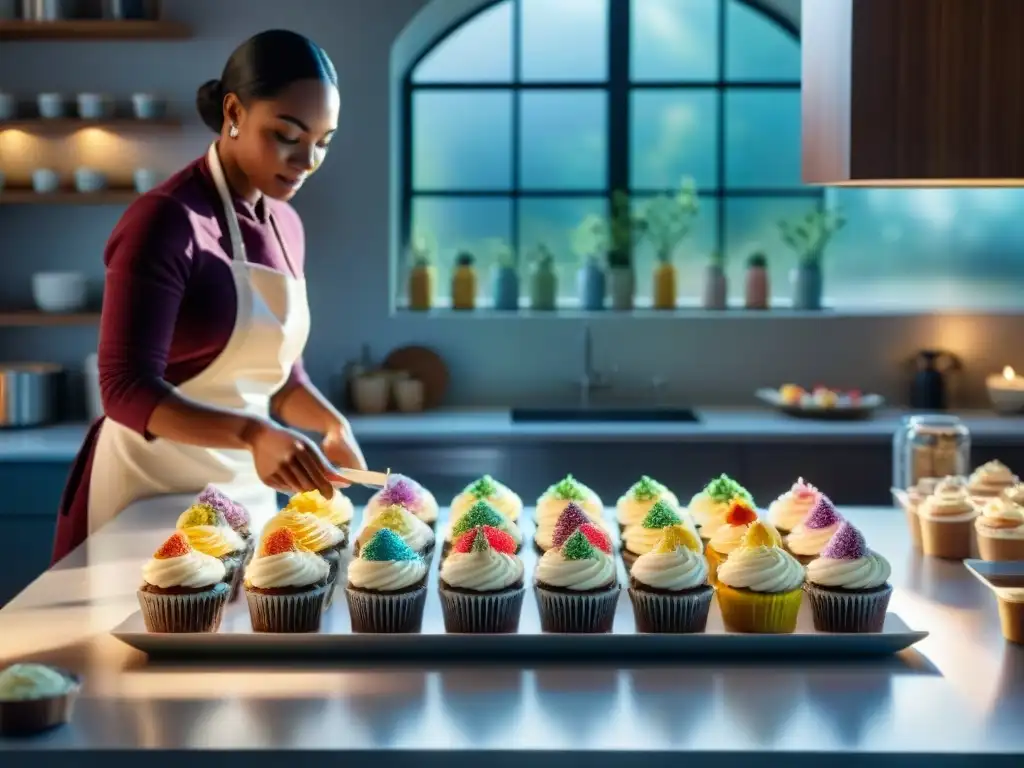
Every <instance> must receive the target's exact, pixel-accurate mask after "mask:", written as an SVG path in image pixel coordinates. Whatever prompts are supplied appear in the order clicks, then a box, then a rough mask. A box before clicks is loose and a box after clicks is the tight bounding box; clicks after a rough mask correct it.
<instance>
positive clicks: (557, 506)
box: [534, 475, 604, 530]
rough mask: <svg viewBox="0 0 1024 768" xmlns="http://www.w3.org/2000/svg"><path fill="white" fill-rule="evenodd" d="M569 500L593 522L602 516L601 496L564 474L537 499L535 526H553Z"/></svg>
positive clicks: (549, 527) (602, 504)
mask: <svg viewBox="0 0 1024 768" xmlns="http://www.w3.org/2000/svg"><path fill="white" fill-rule="evenodd" d="M570 501H572V502H574V503H575V504H576V506H578V507H579V508H580V509H582V510H583V511H584V512H586V513H587V517H589V518H590V519H591V520H593V521H595V522H597V521H600V520H601V518H602V517H604V503H603V502H602V501H601V498H600V497H599V496H598V495H597V494H596V493H594V492H593V491H592V490H591V489H590V488H588V487H587V486H585V485H584V484H583V483H581V482H580V481H579V480H577V479H576V478H575V477H573V476H572V475H566V476H565V477H564V478H563V479H562V480H560V481H559V482H557V483H555V484H554V485H552V486H551V487H550V488H548V489H547V490H546V491H544V493H543V494H541V497H540V498H539V499H537V508H536V510H534V514H535V519H536V522H537V527H538V528H544V527H546V528H548V529H549V530H550V529H551V528H553V527H554V525H555V521H556V520H558V516H559V515H560V514H562V510H563V509H565V505H566V504H568V503H569V502H570Z"/></svg>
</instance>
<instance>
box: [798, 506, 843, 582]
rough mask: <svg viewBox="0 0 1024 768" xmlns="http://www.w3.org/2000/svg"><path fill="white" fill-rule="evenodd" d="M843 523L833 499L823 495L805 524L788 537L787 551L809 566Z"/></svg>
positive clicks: (808, 515)
mask: <svg viewBox="0 0 1024 768" xmlns="http://www.w3.org/2000/svg"><path fill="white" fill-rule="evenodd" d="M842 522H843V518H842V517H841V516H840V515H839V513H838V512H837V511H836V508H835V505H834V504H833V503H832V501H831V499H829V497H828V496H826V495H825V494H821V496H820V497H819V498H818V500H817V501H816V502H815V503H814V506H813V507H811V511H810V512H808V513H807V517H805V518H804V520H803V522H802V523H800V524H799V525H797V526H796V528H794V529H793V530H792V531H790V533H789V536H787V537H786V549H788V550H789V551H790V552H791V553H792V554H793V556H794V557H796V559H797V560H799V561H800V562H801V564H803V565H807V564H808V563H809V562H811V560H813V559H814V558H816V557H818V556H819V555H820V554H821V551H822V550H823V549H824V548H825V545H826V544H828V543H829V541H831V539H832V537H833V536H835V535H836V531H838V530H839V526H840V524H842Z"/></svg>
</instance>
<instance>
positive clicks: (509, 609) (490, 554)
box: [440, 525, 526, 634]
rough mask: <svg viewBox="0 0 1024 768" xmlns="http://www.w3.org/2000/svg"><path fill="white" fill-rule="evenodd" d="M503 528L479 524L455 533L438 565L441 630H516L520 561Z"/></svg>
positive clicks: (520, 594) (520, 602)
mask: <svg viewBox="0 0 1024 768" xmlns="http://www.w3.org/2000/svg"><path fill="white" fill-rule="evenodd" d="M517 549H518V545H517V544H516V542H515V540H513V538H512V537H511V536H509V535H508V534H507V533H505V532H504V531H501V530H498V529H497V528H492V527H491V526H489V525H481V526H478V527H476V528H471V529H470V530H468V531H466V532H465V533H463V534H461V535H460V536H459V538H458V539H456V540H455V543H454V544H453V545H452V550H451V552H450V553H449V555H448V557H446V558H445V561H444V564H443V565H442V566H441V574H440V592H441V610H442V613H443V614H444V629H445V631H446V632H467V633H471V634H481V633H482V634H497V633H508V632H516V631H518V630H519V615H520V613H522V609H523V595H525V594H526V588H525V587H524V586H523V561H522V560H520V559H519V558H518V557H517V556H516V550H517Z"/></svg>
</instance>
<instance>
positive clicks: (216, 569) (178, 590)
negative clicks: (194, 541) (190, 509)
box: [138, 531, 231, 633]
mask: <svg viewBox="0 0 1024 768" xmlns="http://www.w3.org/2000/svg"><path fill="white" fill-rule="evenodd" d="M226 574H227V569H226V566H225V565H224V561H223V560H221V559H219V558H217V557H214V556H213V555H208V554H206V553H204V552H200V551H198V550H196V549H195V548H193V547H192V545H191V544H189V540H188V538H187V537H186V536H185V533H184V532H183V531H175V532H174V533H172V534H171V536H170V538H168V539H167V541H165V542H164V543H163V544H162V545H161V546H160V548H159V549H158V550H157V551H156V552H155V553H154V554H153V557H152V558H151V559H150V560H149V561H148V562H147V563H146V564H145V565H144V566H143V567H142V586H141V587H139V590H138V597H139V606H140V607H141V608H142V618H143V620H144V621H145V622H146V631H148V632H173V633H180V632H216V631H217V629H218V628H219V627H220V622H221V619H222V618H223V616H224V606H225V605H226V604H227V602H228V596H229V595H230V593H231V587H230V586H229V585H228V583H227V582H226V581H225V577H226Z"/></svg>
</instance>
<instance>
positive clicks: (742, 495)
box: [687, 474, 754, 543]
mask: <svg viewBox="0 0 1024 768" xmlns="http://www.w3.org/2000/svg"><path fill="white" fill-rule="evenodd" d="M733 499H741V500H743V501H745V502H747V504H749V505H750V506H754V499H753V497H752V496H751V495H750V492H749V491H747V489H746V488H744V487H743V486H742V485H740V484H739V483H737V482H736V481H735V480H733V479H732V478H731V477H729V476H728V475H726V474H722V475H719V476H718V477H716V478H715V479H714V480H712V481H711V482H710V483H708V484H707V485H706V486H704V490H702V491H701V492H700V493H698V494H697V495H696V496H694V497H693V498H692V499H690V505H689V507H687V509H688V511H689V513H690V517H692V518H693V522H694V523H695V524H696V526H697V532H698V533H699V534H700V537H701V538H702V539H703V540H704V542H705V543H707V542H708V541H710V540H711V536H712V535H713V534H714V533H715V529H716V528H717V527H718V526H719V525H721V524H722V520H723V519H724V518H725V514H726V512H728V511H729V503H730V502H731V501H732V500H733Z"/></svg>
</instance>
